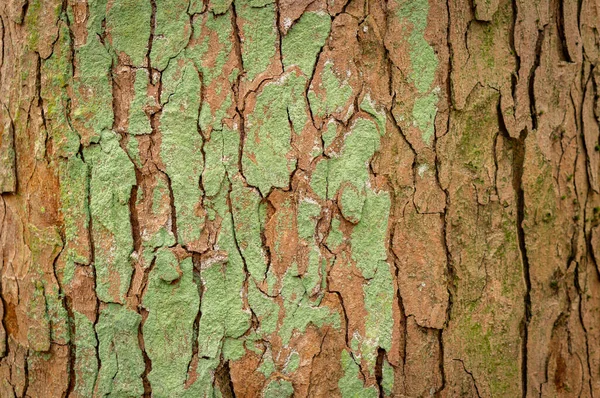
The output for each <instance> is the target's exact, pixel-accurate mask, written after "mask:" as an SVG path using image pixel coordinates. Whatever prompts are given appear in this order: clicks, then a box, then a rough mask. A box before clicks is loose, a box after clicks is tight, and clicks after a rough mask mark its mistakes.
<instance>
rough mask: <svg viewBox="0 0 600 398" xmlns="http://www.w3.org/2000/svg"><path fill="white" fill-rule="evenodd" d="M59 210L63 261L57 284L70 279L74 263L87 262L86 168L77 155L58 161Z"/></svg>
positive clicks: (87, 209) (88, 248) (67, 282)
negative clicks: (63, 264)
mask: <svg viewBox="0 0 600 398" xmlns="http://www.w3.org/2000/svg"><path fill="white" fill-rule="evenodd" d="M58 170H59V171H58V176H59V182H60V203H61V213H62V215H63V220H64V228H65V229H64V249H63V253H62V254H61V255H62V256H65V257H66V264H65V268H64V270H63V274H62V280H61V281H60V282H61V284H62V285H63V286H64V285H67V284H69V282H70V281H71V279H72V278H73V274H74V272H75V263H79V264H89V262H90V247H89V242H88V234H89V232H88V228H89V222H90V213H89V211H90V209H89V203H88V191H89V180H88V167H87V165H86V164H85V163H84V162H83V160H81V159H80V158H79V157H77V156H73V157H70V158H69V159H67V160H65V161H61V162H60V163H59V169H58Z"/></svg>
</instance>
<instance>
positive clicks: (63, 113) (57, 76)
mask: <svg viewBox="0 0 600 398" xmlns="http://www.w3.org/2000/svg"><path fill="white" fill-rule="evenodd" d="M69 33H70V32H69V28H68V26H67V24H66V23H65V22H64V21H62V20H61V21H60V23H59V35H58V38H57V41H56V43H55V44H54V51H53V52H52V56H51V57H50V58H48V59H46V60H43V61H42V65H41V76H42V77H43V78H42V82H41V86H40V96H41V97H42V99H43V101H44V108H45V109H44V112H45V113H44V117H45V120H46V128H47V129H48V134H49V136H50V137H52V145H53V147H54V148H55V150H56V153H57V155H58V156H62V157H69V156H73V155H74V154H75V153H77V151H78V150H79V135H78V134H77V132H76V131H74V130H73V128H72V127H71V124H70V123H69V108H68V104H69V101H70V98H69V93H68V87H69V86H70V85H72V84H73V81H72V77H73V65H72V63H71V59H70V58H71V45H72V41H71V37H70V34H69Z"/></svg>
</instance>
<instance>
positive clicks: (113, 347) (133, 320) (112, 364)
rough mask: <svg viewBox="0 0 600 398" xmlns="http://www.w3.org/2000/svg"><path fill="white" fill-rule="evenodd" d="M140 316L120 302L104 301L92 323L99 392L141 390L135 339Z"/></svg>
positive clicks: (140, 361)
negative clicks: (97, 364) (107, 302)
mask: <svg viewBox="0 0 600 398" xmlns="http://www.w3.org/2000/svg"><path fill="white" fill-rule="evenodd" d="M141 320H142V316H141V315H140V314H138V313H136V312H134V311H131V310H130V309H128V308H127V307H124V306H122V305H120V304H108V305H107V306H106V307H105V308H104V309H102V310H101V311H100V317H99V318H98V323H97V324H96V333H97V335H98V357H99V359H100V363H101V364H102V366H101V367H100V370H99V372H98V381H97V383H96V388H97V393H98V395H99V396H102V397H104V396H115V397H132V396H141V395H142V394H143V393H144V386H143V383H142V378H141V376H142V373H144V358H143V357H142V351H141V350H140V346H139V342H138V328H139V325H140V322H141Z"/></svg>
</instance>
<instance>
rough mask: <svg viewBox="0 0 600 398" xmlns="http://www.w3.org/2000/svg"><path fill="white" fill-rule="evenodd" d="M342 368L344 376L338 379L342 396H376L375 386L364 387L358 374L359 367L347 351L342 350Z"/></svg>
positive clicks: (357, 397)
mask: <svg viewBox="0 0 600 398" xmlns="http://www.w3.org/2000/svg"><path fill="white" fill-rule="evenodd" d="M341 363H342V370H343V371H344V376H343V377H342V378H341V379H340V380H339V381H338V387H339V389H340V393H341V394H342V397H344V398H376V397H378V396H379V391H377V388H376V387H375V386H370V387H365V386H364V384H363V382H362V380H361V374H360V368H359V367H358V365H357V364H356V362H355V361H354V358H352V356H351V354H350V353H348V351H346V350H344V351H342V359H341Z"/></svg>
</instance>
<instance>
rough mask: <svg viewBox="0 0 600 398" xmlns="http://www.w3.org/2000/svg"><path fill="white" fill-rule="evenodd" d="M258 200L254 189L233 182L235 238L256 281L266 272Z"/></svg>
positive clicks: (238, 180)
mask: <svg viewBox="0 0 600 398" xmlns="http://www.w3.org/2000/svg"><path fill="white" fill-rule="evenodd" d="M260 200H261V198H260V195H259V194H258V192H257V191H256V190H255V189H253V188H249V187H245V186H244V184H243V183H242V181H241V180H240V179H239V178H235V179H234V180H233V182H232V190H231V204H232V210H233V221H234V225H235V238H236V240H237V244H238V246H239V248H240V254H241V255H242V257H243V258H244V260H245V262H246V266H247V268H248V272H250V275H251V276H252V277H253V278H254V280H256V281H261V280H263V279H264V276H265V272H266V271H267V259H266V256H265V253H264V252H263V247H262V238H261V225H260V219H259V217H260V215H259V212H258V206H259V204H260Z"/></svg>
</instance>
